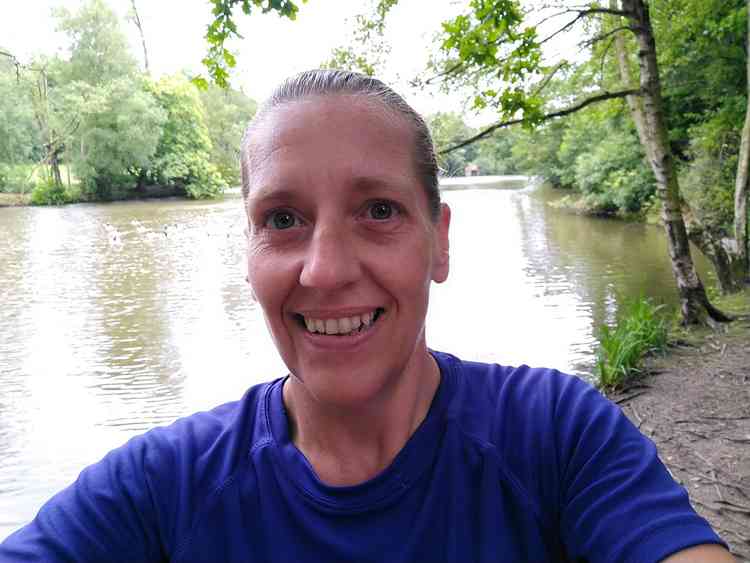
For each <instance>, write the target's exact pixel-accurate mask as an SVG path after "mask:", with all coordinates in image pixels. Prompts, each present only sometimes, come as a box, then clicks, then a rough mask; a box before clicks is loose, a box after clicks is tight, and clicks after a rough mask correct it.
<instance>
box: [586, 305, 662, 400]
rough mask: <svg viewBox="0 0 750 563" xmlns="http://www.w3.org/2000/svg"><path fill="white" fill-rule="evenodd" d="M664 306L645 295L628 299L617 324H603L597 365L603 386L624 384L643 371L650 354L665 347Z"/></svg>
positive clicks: (596, 369)
mask: <svg viewBox="0 0 750 563" xmlns="http://www.w3.org/2000/svg"><path fill="white" fill-rule="evenodd" d="M662 308H663V305H654V304H653V303H652V302H651V301H650V300H649V299H646V298H643V297H641V298H640V299H635V300H632V301H626V302H625V305H624V306H623V310H622V314H621V315H620V318H619V319H618V321H617V324H616V326H615V327H614V328H611V327H609V326H607V325H604V326H602V327H601V329H600V330H599V349H598V351H597V360H596V367H595V374H596V377H597V379H598V384H599V387H601V388H603V389H609V390H612V389H616V388H619V387H622V386H623V384H624V383H625V382H626V381H627V379H629V378H630V377H631V376H632V375H633V374H635V373H638V372H639V371H640V366H641V363H642V360H643V358H644V357H645V356H646V355H647V354H650V353H653V352H657V351H660V350H663V349H664V347H665V346H666V344H667V323H666V321H665V320H664V318H663V317H662V315H661V309H662Z"/></svg>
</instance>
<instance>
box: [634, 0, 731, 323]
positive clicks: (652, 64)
mask: <svg viewBox="0 0 750 563" xmlns="http://www.w3.org/2000/svg"><path fill="white" fill-rule="evenodd" d="M622 8H623V11H625V12H627V13H628V14H629V18H630V19H631V23H632V24H633V25H634V28H635V36H636V41H637V44H638V66H639V68H640V85H641V90H642V92H643V94H642V112H643V115H642V119H643V121H642V126H643V138H644V139H645V141H646V145H645V147H644V149H645V151H646V155H647V156H648V158H649V160H650V163H651V169H652V170H653V172H654V177H655V178H656V186H657V194H658V196H659V199H660V200H661V203H662V216H661V218H662V222H663V223H664V229H665V231H666V234H667V244H668V248H669V258H670V261H671V265H672V273H673V275H674V277H675V280H676V281H677V289H678V291H679V296H680V309H681V312H682V320H683V323H685V324H704V323H707V322H710V321H711V320H713V321H728V320H730V318H729V317H727V316H726V315H725V314H724V313H722V312H721V311H719V310H718V309H716V308H715V307H714V306H713V305H711V303H710V302H709V300H708V296H707V295H706V289H705V287H704V286H703V283H702V282H701V280H700V277H699V276H698V273H697V272H696V270H695V265H694V263H693V257H692V256H691V254H690V243H689V240H688V234H687V229H686V227H685V220H684V218H683V216H682V198H681V196H680V186H679V183H678V181H677V174H676V170H675V166H674V157H673V155H672V150H671V148H670V146H669V138H668V131H667V125H666V119H665V116H664V106H663V102H662V97H661V82H660V78H659V67H658V64H657V61H656V42H655V40H654V32H653V28H652V27H651V18H650V16H649V12H648V7H647V6H646V4H645V2H644V1H643V0H622Z"/></svg>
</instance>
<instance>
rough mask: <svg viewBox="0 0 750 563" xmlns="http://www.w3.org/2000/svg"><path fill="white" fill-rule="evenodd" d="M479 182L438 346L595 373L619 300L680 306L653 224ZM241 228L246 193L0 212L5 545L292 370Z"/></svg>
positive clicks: (1, 528) (436, 333)
mask: <svg viewBox="0 0 750 563" xmlns="http://www.w3.org/2000/svg"><path fill="white" fill-rule="evenodd" d="M513 182H514V184H511V185H512V186H514V187H516V186H517V185H518V184H519V182H520V180H519V179H518V178H516V179H514V180H513ZM454 183H455V182H454ZM468 185H469V182H468V181H463V185H461V186H456V189H455V190H452V191H447V192H445V194H444V196H445V199H446V201H448V203H449V204H450V205H451V206H452V208H453V222H452V232H451V275H450V277H449V279H448V281H447V282H446V283H445V284H442V285H439V286H436V287H435V290H434V292H433V295H432V303H431V309H430V314H429V318H428V326H427V332H428V342H429V343H430V345H431V346H432V347H434V348H437V349H442V350H446V351H450V352H453V353H455V354H457V355H460V356H462V357H465V358H472V359H477V360H485V361H499V362H502V363H506V364H520V363H530V364H535V365H549V366H555V367H559V368H561V369H564V370H568V371H574V372H576V373H581V374H586V373H587V372H588V371H589V370H590V367H591V362H592V359H593V349H592V344H593V342H594V334H593V327H594V326H595V325H596V324H598V323H600V322H602V321H603V320H606V319H611V318H612V316H613V315H614V313H615V311H616V308H617V306H618V304H619V303H620V301H621V299H622V298H623V297H626V296H630V295H638V294H639V293H648V294H650V295H654V294H655V295H658V296H660V297H662V298H663V299H665V300H667V301H670V302H674V300H675V296H674V291H673V289H672V287H673V282H672V279H671V274H670V271H669V264H668V262H667V259H666V248H665V245H664V243H663V241H662V239H661V237H660V233H659V231H658V229H655V228H650V227H644V226H641V225H629V224H624V223H617V222H612V221H596V220H592V219H589V218H585V217H579V216H575V215H569V214H565V213H561V212H559V211H557V210H555V209H553V208H550V207H549V206H548V205H547V204H546V199H548V197H549V194H548V193H546V192H544V191H533V190H529V189H523V190H518V189H503V190H488V189H481V190H473V189H466V188H467V187H468ZM498 185H499V186H500V187H503V184H502V183H501V184H498ZM482 187H483V188H487V187H488V186H487V185H484V186H482ZM243 226H244V224H243V217H242V210H241V206H240V204H239V200H238V199H237V198H229V199H226V200H224V201H223V202H211V203H201V202H185V201H178V200H165V201H157V202H154V201H152V202H140V203H122V204H112V205H76V206H69V207H64V208H58V209H42V208H34V209H32V208H9V209H0V256H1V257H2V258H0V288H2V298H3V306H2V307H0V386H1V388H2V389H3V392H2V394H0V537H4V536H5V535H7V533H9V532H10V531H11V530H12V529H14V528H15V527H17V526H18V525H20V524H21V523H22V522H24V521H27V520H28V519H30V518H31V517H32V516H33V515H34V513H35V512H36V510H37V509H38V508H39V506H40V505H41V503H42V501H43V500H45V499H46V498H47V497H48V496H49V495H50V494H51V493H52V492H54V491H56V490H58V489H60V488H61V487H62V486H64V485H65V484H66V483H68V482H70V481H71V480H72V479H74V478H75V476H76V475H77V473H78V471H79V470H80V469H81V468H82V467H83V466H84V465H85V464H87V463H90V462H92V461H95V460H96V459H98V458H99V457H101V456H102V455H103V454H104V453H105V452H106V451H107V450H109V449H111V448H112V447H115V446H117V445H119V444H121V443H122V442H124V441H125V440H126V439H128V438H129V437H130V436H132V435H134V434H135V433H138V432H141V431H143V430H145V429H146V428H149V427H152V426H154V425H156V424H162V423H166V422H169V421H172V420H174V419H175V418H176V417H178V416H182V415H186V414H189V413H191V412H194V411H196V410H200V409H206V408H211V407H213V406H215V405H217V404H219V403H221V402H224V401H228V400H234V399H237V398H239V397H240V396H241V395H242V393H243V392H244V390H245V389H246V388H247V387H248V386H250V385H252V384H254V383H256V382H259V381H264V380H268V379H271V378H274V377H278V376H280V375H283V374H284V373H285V368H284V366H283V364H282V363H281V361H280V359H279V358H278V356H277V354H276V352H275V350H274V348H273V345H272V343H271V340H270V337H269V336H268V334H267V331H266V329H265V325H264V322H263V319H262V316H261V314H260V311H259V310H258V308H257V307H256V306H255V304H254V303H253V302H252V300H251V297H250V294H249V290H248V288H247V287H246V284H245V281H244V277H245V265H244V246H245V242H244V235H243V234H242V229H243Z"/></svg>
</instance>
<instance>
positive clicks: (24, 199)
mask: <svg viewBox="0 0 750 563" xmlns="http://www.w3.org/2000/svg"><path fill="white" fill-rule="evenodd" d="M24 205H31V194H30V193H27V194H6V193H0V207H19V206H24Z"/></svg>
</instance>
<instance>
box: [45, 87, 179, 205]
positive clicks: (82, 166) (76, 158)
mask: <svg viewBox="0 0 750 563" xmlns="http://www.w3.org/2000/svg"><path fill="white" fill-rule="evenodd" d="M61 90H62V91H61V92H60V94H59V95H60V98H61V99H62V104H63V105H64V107H65V108H67V111H68V112H70V113H72V114H76V115H78V116H79V123H80V125H79V127H78V129H77V130H76V132H75V134H74V135H72V136H71V139H70V142H69V143H68V150H67V151H66V154H67V156H68V158H69V159H70V161H71V162H72V164H73V168H74V170H75V172H76V176H77V177H78V179H79V180H80V182H81V187H82V191H83V192H84V193H85V194H87V195H88V196H89V197H91V198H93V199H110V198H119V197H123V196H125V195H127V193H128V192H129V191H130V190H132V189H133V187H134V186H136V184H137V183H138V181H139V180H140V184H139V185H138V187H142V182H143V181H144V178H145V171H146V170H147V169H149V168H150V167H151V166H152V163H153V159H154V157H155V154H156V149H157V145H158V143H159V140H160V138H161V132H162V127H163V125H164V123H165V122H166V119H167V112H166V111H165V110H164V109H163V108H161V107H159V105H158V103H157V100H156V98H155V97H154V95H153V94H151V93H150V92H149V91H147V90H146V85H145V84H143V83H142V82H141V81H140V80H133V79H131V78H122V79H119V80H113V81H111V82H109V83H107V84H105V85H102V86H98V87H94V86H91V85H89V84H86V83H85V82H80V81H77V82H72V83H70V84H69V85H67V86H65V87H63V88H62V89H61Z"/></svg>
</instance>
